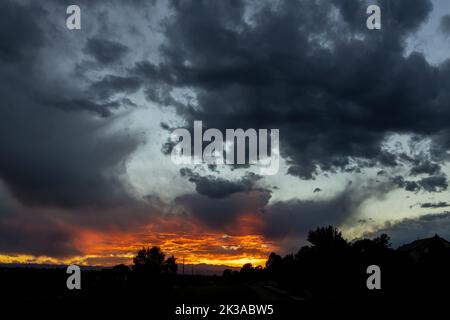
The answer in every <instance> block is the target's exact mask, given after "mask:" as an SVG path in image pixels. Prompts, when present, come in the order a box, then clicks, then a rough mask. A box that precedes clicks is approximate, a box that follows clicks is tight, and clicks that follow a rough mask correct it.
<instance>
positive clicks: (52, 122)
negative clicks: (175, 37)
mask: <svg viewBox="0 0 450 320" xmlns="http://www.w3.org/2000/svg"><path fill="white" fill-rule="evenodd" d="M47 9H50V8H47ZM50 11H51V10H50ZM50 11H47V10H46V9H44V8H43V7H39V8H37V7H35V4H30V5H28V4H19V3H16V2H12V1H2V2H1V3H0V21H1V22H0V24H1V26H0V27H1V28H0V96H1V97H2V102H1V106H0V145H1V151H0V182H1V184H2V189H1V190H0V193H1V195H0V197H2V203H3V205H1V206H0V252H2V253H4V252H7V253H27V254H34V255H47V256H66V255H74V254H78V253H79V252H78V250H77V249H76V243H75V241H74V238H75V237H76V236H77V235H76V232H74V230H76V227H79V226H80V224H82V225H84V226H86V227H92V228H100V229H101V228H108V227H110V226H111V225H115V226H124V225H127V226H128V225H132V224H133V223H136V221H143V220H145V214H144V210H143V209H142V208H139V205H138V204H136V200H134V198H133V197H132V196H131V194H130V191H129V187H128V186H127V184H126V182H125V181H124V179H123V178H122V177H123V174H124V172H125V165H126V161H127V159H128V156H129V155H130V154H131V153H132V152H133V151H134V150H135V148H136V147H137V146H138V144H139V141H138V139H137V138H136V136H135V135H133V133H132V132H131V131H130V133H129V134H127V135H125V134H123V133H120V132H117V133H113V132H111V131H110V130H107V129H108V126H109V125H110V124H111V122H110V121H109V119H108V118H106V116H108V115H111V114H112V113H113V111H114V110H116V109H118V108H120V107H123V106H126V105H128V104H131V101H129V102H127V101H125V100H123V98H122V100H108V101H101V100H98V99H96V95H94V94H92V92H84V91H83V90H82V89H81V88H80V86H78V85H76V84H77V83H76V82H77V81H78V80H79V79H77V78H76V77H74V76H73V74H71V73H70V72H68V74H64V73H61V72H60V71H61V70H59V68H58V66H59V64H58V62H59V63H60V62H61V61H60V59H61V53H60V52H58V49H55V47H52V45H53V44H55V43H58V41H59V42H61V43H65V41H70V40H69V39H67V38H65V37H66V36H67V35H68V34H67V33H66V32H67V30H61V29H60V28H61V26H59V25H56V22H55V19H53V18H52V17H53V16H51V15H50V13H49V12H50ZM58 21H60V20H57V22H58ZM69 58H70V57H68V59H69ZM58 59H59V60H58ZM67 61H68V60H67ZM67 61H64V62H67ZM46 65H47V66H50V65H51V66H52V67H51V68H50V67H49V68H45V69H43V68H42V66H46ZM69 65H70V64H67V66H69ZM54 66H55V67H54ZM67 66H66V65H65V67H66V68H67ZM44 71H45V72H44ZM113 80H116V79H114V78H106V80H105V82H103V83H102V82H100V83H99V84H97V87H98V88H97V89H98V90H99V93H98V95H100V96H103V95H107V94H110V93H111V90H110V89H108V88H107V87H108V86H114V85H115V86H118V87H120V88H121V89H122V91H125V92H129V91H130V90H131V88H130V87H129V86H126V85H124V84H123V83H118V82H120V81H113ZM83 84H86V85H89V81H88V80H87V79H85V81H84V82H83ZM94 86H95V85H94ZM98 115H102V116H103V118H100V117H98ZM6 202H8V203H12V205H5V203H6ZM118 208H119V209H121V210H118ZM130 208H134V209H136V210H131V209H130ZM146 210H147V211H145V212H146V213H147V214H148V213H149V212H150V211H152V210H151V208H147V209H146ZM119 211H121V212H119ZM121 214H122V215H121ZM147 217H148V216H147ZM68 225H70V227H68Z"/></svg>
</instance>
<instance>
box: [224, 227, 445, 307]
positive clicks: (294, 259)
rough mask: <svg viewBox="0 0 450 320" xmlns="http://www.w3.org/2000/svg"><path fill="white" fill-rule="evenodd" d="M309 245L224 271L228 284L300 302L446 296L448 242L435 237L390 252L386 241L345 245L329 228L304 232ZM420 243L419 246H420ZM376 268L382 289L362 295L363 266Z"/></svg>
mask: <svg viewBox="0 0 450 320" xmlns="http://www.w3.org/2000/svg"><path fill="white" fill-rule="evenodd" d="M307 240H308V242H309V243H310V245H307V246H303V247H301V248H300V249H299V250H298V251H297V252H296V253H295V254H287V255H285V256H284V257H282V256H280V255H278V254H276V253H275V252H272V253H271V254H270V255H269V257H268V259H267V261H266V265H265V268H261V267H256V268H255V267H253V266H252V265H251V264H245V265H244V266H243V267H242V268H241V270H240V272H236V271H231V270H229V269H227V270H225V271H224V273H223V276H224V277H226V278H228V279H233V280H234V281H247V282H255V281H269V280H270V281H274V283H276V284H277V285H279V286H280V287H282V288H283V289H286V290H288V292H289V293H291V294H294V295H299V296H302V297H316V298H330V299H341V298H342V299H346V298H349V297H357V298H362V297H364V296H368V295H369V296H371V297H374V296H375V297H376V296H380V297H381V296H383V297H396V296H398V295H401V297H402V298H405V299H408V298H411V299H415V298H418V297H421V299H422V298H423V297H426V298H444V297H448V296H449V294H448V290H449V289H450V249H449V243H448V242H447V241H445V240H444V239H442V238H439V237H438V236H435V237H433V238H430V239H425V240H426V242H424V241H425V240H419V241H417V243H415V242H414V243H413V244H411V245H408V246H404V247H401V248H400V249H398V250H394V249H393V248H392V246H391V243H390V238H389V236H388V235H386V234H382V235H380V236H378V237H376V238H374V239H361V240H357V241H354V242H349V241H347V240H345V239H344V238H343V236H342V234H341V232H339V231H338V230H337V229H336V228H334V227H332V226H328V227H321V228H317V229H316V230H314V231H310V232H309V234H308V238H307ZM421 241H422V242H421ZM370 265H377V266H379V267H380V269H381V287H382V290H379V291H378V290H368V288H367V285H366V280H367V278H368V277H369V276H370V274H367V272H366V271H367V267H368V266H370Z"/></svg>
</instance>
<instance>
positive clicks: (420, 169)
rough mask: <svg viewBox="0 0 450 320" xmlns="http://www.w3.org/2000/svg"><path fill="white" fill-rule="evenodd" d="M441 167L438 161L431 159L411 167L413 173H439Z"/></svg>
mask: <svg viewBox="0 0 450 320" xmlns="http://www.w3.org/2000/svg"><path fill="white" fill-rule="evenodd" d="M440 170H441V167H440V166H439V165H438V164H437V163H432V162H430V161H424V162H421V163H418V164H417V165H415V166H414V167H412V168H411V175H415V176H416V175H419V174H429V175H435V174H437V173H439V172H440Z"/></svg>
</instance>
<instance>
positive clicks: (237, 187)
mask: <svg viewBox="0 0 450 320" xmlns="http://www.w3.org/2000/svg"><path fill="white" fill-rule="evenodd" d="M180 174H181V176H182V177H187V178H188V179H189V181H190V182H192V183H194V184H195V189H196V191H197V192H198V193H199V194H201V195H205V196H208V197H210V198H224V197H227V196H229V195H231V194H233V193H238V192H249V191H251V190H259V191H265V190H264V189H262V188H257V187H256V186H255V184H256V182H257V181H258V180H260V179H261V178H262V177H261V176H258V175H256V174H254V173H248V174H246V175H245V176H243V177H242V178H240V179H239V180H238V181H230V180H226V179H223V178H220V177H214V176H211V175H208V176H201V175H200V174H198V173H196V172H193V171H192V170H191V169H189V168H183V169H181V170H180Z"/></svg>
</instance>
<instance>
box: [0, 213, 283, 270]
mask: <svg viewBox="0 0 450 320" xmlns="http://www.w3.org/2000/svg"><path fill="white" fill-rule="evenodd" d="M255 220H256V219H255V217H254V216H252V215H246V216H244V217H243V220H242V221H239V222H240V223H239V225H240V227H239V228H235V230H237V231H239V233H240V234H237V235H236V234H232V232H230V233H231V234H228V233H218V232H213V231H209V230H205V229H202V228H200V227H199V226H198V224H197V223H195V222H194V221H190V222H189V221H182V220H181V219H176V218H173V217H172V218H170V219H168V218H161V220H159V221H157V223H152V224H149V225H147V226H145V227H140V228H139V230H133V231H123V230H108V231H104V232H99V231H98V230H91V229H82V228H80V229H76V230H75V234H76V235H77V241H76V243H74V244H73V245H74V247H76V248H77V250H78V251H79V252H81V253H82V254H80V255H76V256H71V257H66V258H55V257H46V256H32V255H23V254H18V255H1V254H0V263H36V264H77V265H83V266H113V265H116V264H120V263H124V264H127V265H130V264H132V260H133V257H134V255H135V254H136V252H137V251H138V250H139V249H141V248H142V247H148V246H159V247H161V250H162V251H163V252H164V253H165V254H166V256H171V255H174V256H175V257H176V258H177V262H178V263H179V264H181V263H182V261H183V259H184V263H185V264H209V265H226V266H230V267H241V266H242V265H243V264H245V263H252V264H253V265H254V266H258V265H262V266H263V265H264V264H265V261H266V260H267V257H268V256H269V254H270V252H272V251H277V250H278V249H279V248H278V247H277V246H276V245H275V244H274V243H273V242H270V241H267V240H266V239H264V237H263V236H262V235H258V234H251V233H248V234H247V233H244V232H251V231H252V230H251V225H252V223H253V222H255ZM71 229H72V231H73V227H72V228H71ZM174 230H177V231H174ZM242 233H244V234H243V235H242Z"/></svg>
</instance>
